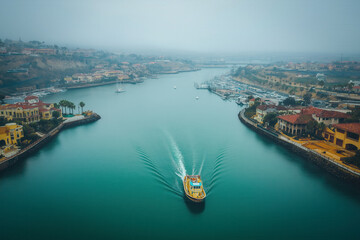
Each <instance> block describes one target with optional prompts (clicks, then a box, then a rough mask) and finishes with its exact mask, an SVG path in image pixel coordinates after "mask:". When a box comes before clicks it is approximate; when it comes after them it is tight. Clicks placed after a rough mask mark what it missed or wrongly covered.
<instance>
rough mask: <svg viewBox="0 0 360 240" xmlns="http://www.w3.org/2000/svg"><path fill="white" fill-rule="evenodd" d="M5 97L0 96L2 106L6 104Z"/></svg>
mask: <svg viewBox="0 0 360 240" xmlns="http://www.w3.org/2000/svg"><path fill="white" fill-rule="evenodd" d="M4 99H5V95H3V94H0V102H1V104H4Z"/></svg>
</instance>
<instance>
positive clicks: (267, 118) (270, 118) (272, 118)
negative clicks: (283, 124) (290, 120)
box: [263, 113, 278, 127]
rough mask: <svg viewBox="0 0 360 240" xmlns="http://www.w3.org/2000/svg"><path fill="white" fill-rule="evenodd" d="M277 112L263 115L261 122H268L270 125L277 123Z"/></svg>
mask: <svg viewBox="0 0 360 240" xmlns="http://www.w3.org/2000/svg"><path fill="white" fill-rule="evenodd" d="M277 116H278V115H277V114H276V113H268V114H266V115H265V117H264V120H263V122H264V123H268V124H269V125H270V126H271V127H274V126H275V124H276V123H277V121H278V120H277Z"/></svg>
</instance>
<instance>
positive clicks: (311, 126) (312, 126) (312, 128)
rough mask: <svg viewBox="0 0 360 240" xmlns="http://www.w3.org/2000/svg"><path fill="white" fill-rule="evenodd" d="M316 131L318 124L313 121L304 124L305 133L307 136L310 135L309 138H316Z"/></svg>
mask: <svg viewBox="0 0 360 240" xmlns="http://www.w3.org/2000/svg"><path fill="white" fill-rule="evenodd" d="M317 129H318V123H317V122H316V121H315V120H313V121H309V122H308V123H307V124H306V132H307V133H308V134H310V136H313V137H314V136H316V131H317Z"/></svg>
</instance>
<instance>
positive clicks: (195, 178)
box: [184, 175, 206, 202]
mask: <svg viewBox="0 0 360 240" xmlns="http://www.w3.org/2000/svg"><path fill="white" fill-rule="evenodd" d="M184 192H185V195H186V197H187V198H189V199H190V200H191V201H193V202H202V201H204V200H205V197H206V193H205V190H204V187H203V183H202V181H201V178H200V175H186V176H185V177H184Z"/></svg>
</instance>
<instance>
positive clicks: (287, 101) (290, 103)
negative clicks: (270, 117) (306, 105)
mask: <svg viewBox="0 0 360 240" xmlns="http://www.w3.org/2000/svg"><path fill="white" fill-rule="evenodd" d="M283 104H284V105H285V106H295V105H296V101H295V98H293V97H288V98H286V99H285V100H284V101H283Z"/></svg>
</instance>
